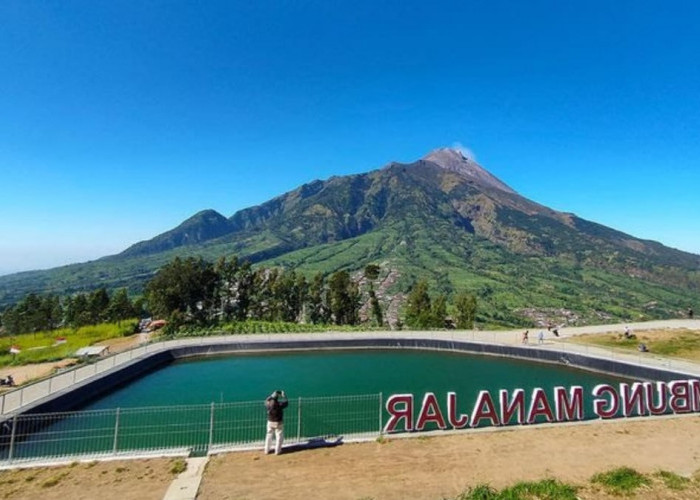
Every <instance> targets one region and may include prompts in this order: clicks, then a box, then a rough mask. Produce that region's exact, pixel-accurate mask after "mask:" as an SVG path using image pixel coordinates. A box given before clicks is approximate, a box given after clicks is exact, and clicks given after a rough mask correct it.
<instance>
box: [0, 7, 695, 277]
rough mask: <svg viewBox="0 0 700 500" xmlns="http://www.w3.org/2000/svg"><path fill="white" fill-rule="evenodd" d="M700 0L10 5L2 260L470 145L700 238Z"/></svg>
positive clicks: (549, 183)
mask: <svg viewBox="0 0 700 500" xmlns="http://www.w3.org/2000/svg"><path fill="white" fill-rule="evenodd" d="M698 19H700V3H698V2H694V1H687V2H674V1H671V2H669V1H665V2H650V1H643V0H642V1H639V0H638V1H634V2H631V1H623V0H619V1H617V0H616V1H614V2H610V1H591V0H589V1H585V2H583V1H581V2H561V1H536V0H533V1H529V2H522V1H489V2H475V1H455V2H443V1H433V2H424V1H420V2H419V1H412V0H401V1H381V2H380V1H376V0H374V1H364V0H353V1H352V2H351V1H343V2H333V1H328V0H319V1H304V0H295V1H281V0H279V1H264V0H260V1H254V2H251V1H249V0H247V1H237V0H227V1H214V0H212V1H208V2H195V1H189V2H182V1H173V0H170V1H143V0H139V1H127V0H123V1H109V2H108V1H95V0H86V1H80V0H71V1H68V2H62V1H46V0H44V1H32V0H3V1H2V2H0V68H1V69H0V174H1V175H0V182H1V183H2V184H1V185H2V189H1V190H0V234H2V238H1V239H0V274H2V273H9V272H15V271H20V270H27V269H37V268H45V267H52V266H56V265H60V264H66V263H72V262H78V261H85V260H90V259H94V258H98V257H100V256H104V255H107V254H112V253H117V252H119V251H121V250H123V249H125V248H126V247H128V246H129V245H131V244H133V243H135V242H137V241H139V240H143V239H148V238H150V237H153V236H155V235H156V234H158V233H161V232H163V231H166V230H168V229H170V228H172V227H174V226H176V225H177V224H179V223H180V222H182V221H183V220H184V219H186V218H187V217H189V216H191V215H193V214H194V213H195V212H197V211H199V210H202V209H205V208H213V209H215V210H218V211H219V212H221V213H222V214H224V215H226V216H230V215H232V214H233V213H234V212H235V211H236V210H238V209H241V208H245V207H248V206H251V205H256V204H259V203H262V202H264V201H266V200H268V199H270V198H272V197H274V196H276V195H278V194H281V193H282V192H285V191H288V190H290V189H293V188H295V187H297V186H298V185H300V184H302V183H304V182H308V181H310V180H313V179H317V178H320V179H325V178H328V177H330V176H332V175H344V174H351V173H357V172H363V171H368V170H372V169H374V168H379V167H381V166H383V165H384V164H386V163H387V162H389V161H392V160H395V161H406V162H408V161H413V160H415V159H417V158H420V157H422V156H424V155H425V154H426V153H428V152H429V151H430V150H432V149H434V148H437V147H441V146H451V145H454V144H460V145H462V146H463V147H465V148H468V149H469V150H471V151H473V153H474V155H475V156H476V158H477V160H478V161H479V163H480V164H482V165H483V166H484V167H485V168H486V169H488V170H489V171H490V172H492V173H493V174H494V175H496V176H497V177H499V178H500V179H501V180H503V181H504V182H506V183H507V184H508V185H510V186H511V187H513V188H514V189H515V190H517V191H518V192H520V193H521V194H523V195H524V196H527V197H528V198H531V199H533V200H535V201H537V202H540V203H542V204H544V205H548V206H550V207H552V208H555V209H558V210H563V211H570V212H574V213H576V214H577V215H579V216H581V217H584V218H586V219H589V220H593V221H596V222H600V223H602V224H605V225H608V226H611V227H613V228H615V229H618V230H622V231H625V232H628V233H630V234H632V235H634V236H638V237H642V238H648V239H653V240H657V241H661V242H662V243H664V244H667V245H669V246H673V247H676V248H680V249H683V250H687V251H692V252H695V253H700V236H699V235H700V231H698V230H699V229H700V227H699V226H700V223H699V222H698V215H700V201H698V200H699V197H698V196H697V193H698V189H699V188H700V65H699V64H698V63H697V59H698V54H700V30H698V29H697V26H696V25H697V20H698Z"/></svg>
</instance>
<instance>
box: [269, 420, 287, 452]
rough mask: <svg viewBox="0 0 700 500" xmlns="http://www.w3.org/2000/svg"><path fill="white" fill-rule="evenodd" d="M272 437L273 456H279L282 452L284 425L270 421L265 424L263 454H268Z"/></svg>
mask: <svg viewBox="0 0 700 500" xmlns="http://www.w3.org/2000/svg"><path fill="white" fill-rule="evenodd" d="M273 435H274V436H275V455H279V454H280V453H281V451H282V442H283V441H284V423H282V422H270V421H268V422H267V435H266V436H265V453H270V448H271V446H272V436H273Z"/></svg>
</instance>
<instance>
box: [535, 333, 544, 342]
mask: <svg viewBox="0 0 700 500" xmlns="http://www.w3.org/2000/svg"><path fill="white" fill-rule="evenodd" d="M537 343H538V344H543V343H544V331H543V330H540V333H538V334H537Z"/></svg>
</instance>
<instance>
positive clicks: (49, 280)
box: [0, 149, 700, 324]
mask: <svg viewBox="0 0 700 500" xmlns="http://www.w3.org/2000/svg"><path fill="white" fill-rule="evenodd" d="M231 254H237V255H239V256H244V257H247V258H249V259H250V260H251V261H253V262H260V263H265V265H284V266H288V267H294V268H297V269H299V270H301V271H303V272H308V273H313V272H324V273H328V272H333V271H335V270H338V269H349V270H357V269H361V268H362V267H363V266H364V265H366V264H368V263H378V264H381V265H382V269H383V271H384V276H385V278H386V284H385V285H386V286H385V287H384V289H383V290H382V292H383V300H384V301H385V303H386V305H387V306H391V307H393V308H394V309H397V308H398V307H400V302H401V299H402V293H403V292H405V291H406V290H407V289H408V288H409V287H410V285H411V283H413V282H414V281H415V280H416V279H418V278H419V277H427V278H428V279H429V280H430V281H431V283H432V286H433V289H434V290H436V291H441V292H444V293H448V294H450V293H453V292H454V291H456V290H460V289H465V288H466V289H470V290H473V291H476V292H477V294H478V295H479V297H480V302H481V304H482V307H481V311H482V315H483V317H484V318H485V319H487V320H488V321H490V322H493V323H503V324H517V323H526V322H527V321H529V319H528V318H531V317H534V316H537V315H538V314H541V313H542V311H544V310H548V311H549V313H548V314H549V316H550V317H551V316H552V315H554V316H556V315H560V316H576V317H579V318H580V319H581V321H583V320H585V321H596V320H603V319H608V318H618V319H626V318H635V319H636V318H639V317H669V316H673V315H676V314H678V311H680V310H683V309H685V308H686V307H687V306H688V305H690V304H694V303H695V302H696V301H697V299H696V298H695V297H697V292H698V290H700V273H699V271H698V269H699V268H700V256H698V255H693V254H689V253H686V252H681V251H678V250H674V249H671V248H668V247H665V246H663V245H661V244H659V243H656V242H651V241H645V240H640V239H637V238H634V237H632V236H629V235H626V234H624V233H621V232H619V231H615V230H613V229H610V228H607V227H605V226H602V225H599V224H596V223H593V222H589V221H586V220H583V219H580V218H578V217H576V216H575V215H573V214H568V213H562V212H557V211H554V210H551V209H549V208H547V207H544V206H542V205H539V204H537V203H535V202H532V201H530V200H527V199H526V198H523V197H522V196H520V195H518V194H517V193H516V192H515V191H513V190H512V189H511V188H509V187H508V186H507V185H506V184H504V183H503V182H502V181H500V180H498V179H496V178H495V177H493V176H492V175H491V174H489V173H488V172H487V171H486V170H484V169H483V168H481V167H480V166H479V165H478V164H476V163H475V162H473V161H471V160H468V159H466V158H464V157H463V156H462V155H461V154H460V153H459V152H457V151H453V150H449V149H443V150H437V151H434V152H433V153H431V154H429V155H428V156H426V157H425V158H423V159H421V160H419V161H417V162H414V163H411V164H399V163H392V164H389V165H387V166H386V167H384V168H382V169H379V170H375V171H371V172H368V173H365V174H358V175H352V176H343V177H332V178H330V179H328V180H326V181H314V182H311V183H309V184H305V185H303V186H301V187H299V188H298V189H295V190H293V191H290V192H289V193H285V194H283V195H281V196H278V197H277V198H274V199H272V200H270V201H269V202H267V203H264V204H262V205H259V206H256V207H251V208H247V209H244V210H241V211H239V212H237V213H236V214H234V215H233V216H232V217H231V218H229V219H226V218H225V217H224V216H222V215H220V214H218V213H217V212H214V211H204V212H200V213H199V214H196V215H195V216H193V217H192V218H190V219H188V220H187V221H185V222H183V224H181V225H180V226H178V227H177V228H175V229H173V230H171V231H168V232H166V233H164V234H162V235H159V236H157V237H155V238H153V239H152V240H149V241H146V242H140V243H138V244H136V245H134V246H132V247H130V248H129V249H127V250H125V251H124V252H123V253H121V254H118V255H114V256H110V257H105V258H103V259H99V260H97V261H93V262H89V263H84V264H75V265H71V266H64V267H62V268H56V269H52V270H48V271H34V272H29V273H20V274H15V275H10V276H3V277H0V304H2V303H9V302H12V301H14V300H17V299H18V298H20V297H22V296H23V295H24V294H26V293H27V292H29V291H53V292H59V293H60V292H72V291H76V290H82V289H90V288H95V287H98V286H108V287H116V286H127V287H129V289H130V290H132V291H134V292H137V291H138V290H139V289H140V287H142V286H143V283H144V282H145V281H147V280H148V279H149V278H150V276H152V275H153V273H154V272H155V271H156V270H157V269H158V267H159V266H161V265H163V264H164V263H165V262H167V261H168V260H170V259H172V258H173V257H174V256H176V255H180V256H185V255H202V256H204V257H205V258H209V259H215V258H217V257H219V256H221V255H231ZM552 311H559V312H558V313H554V312H552Z"/></svg>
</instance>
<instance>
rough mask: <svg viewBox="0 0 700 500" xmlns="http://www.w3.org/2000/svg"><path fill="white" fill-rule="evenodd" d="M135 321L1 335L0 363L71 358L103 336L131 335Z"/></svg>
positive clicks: (15, 363) (102, 338) (105, 337)
mask: <svg viewBox="0 0 700 500" xmlns="http://www.w3.org/2000/svg"><path fill="white" fill-rule="evenodd" d="M136 324H137V323H136V320H129V321H121V322H119V323H102V324H99V325H90V326H81V327H80V328H61V329H58V330H52V331H45V332H37V333H23V334H21V335H14V336H11V337H0V353H2V354H0V366H10V365H14V366H17V365H26V364H30V363H43V362H46V361H58V360H61V359H64V358H68V357H71V356H72V355H73V354H74V353H75V351H77V350H78V349H80V348H81V347H86V346H89V345H92V344H95V343H96V342H99V341H101V340H107V339H111V338H115V337H124V336H127V335H131V334H132V333H133V332H134V329H135V327H136ZM59 338H62V339H65V342H61V343H59V342H58V339H59ZM10 346H17V347H19V348H20V353H19V354H10V353H9V351H10Z"/></svg>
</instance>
